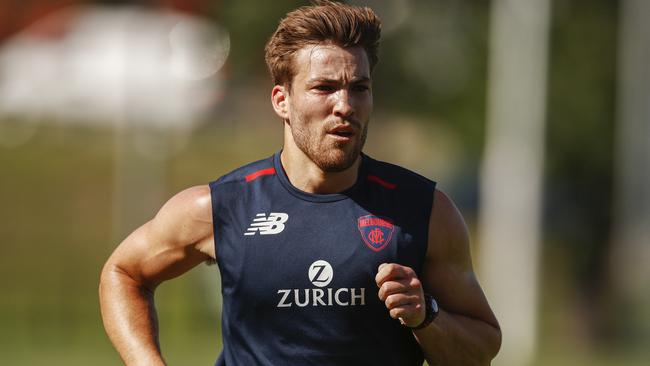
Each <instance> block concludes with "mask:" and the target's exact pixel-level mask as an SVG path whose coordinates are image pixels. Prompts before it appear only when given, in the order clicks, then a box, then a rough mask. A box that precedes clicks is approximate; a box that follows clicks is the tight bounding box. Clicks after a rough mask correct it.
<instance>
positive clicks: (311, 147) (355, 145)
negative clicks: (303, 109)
mask: <svg viewBox="0 0 650 366" xmlns="http://www.w3.org/2000/svg"><path fill="white" fill-rule="evenodd" d="M352 125H353V126H355V134H354V136H353V137H352V141H348V142H342V141H332V140H330V139H328V138H327V133H326V132H325V131H327V130H328V129H325V128H323V129H317V130H314V129H309V128H308V127H307V126H306V124H305V123H298V124H293V125H292V128H291V134H292V136H293V140H294V142H295V143H296V146H298V148H299V149H300V150H301V151H302V152H303V153H304V154H305V155H307V157H308V158H309V159H310V160H311V161H313V162H314V164H316V166H318V167H319V168H320V169H321V170H322V171H324V172H328V173H338V172H342V171H344V170H346V169H348V168H349V167H351V166H352V165H353V164H354V162H355V161H356V160H357V158H358V157H359V154H360V153H361V150H362V149H363V146H364V145H365V143H366V136H367V134H368V123H366V124H365V125H364V126H363V128H359V126H360V124H359V123H352Z"/></svg>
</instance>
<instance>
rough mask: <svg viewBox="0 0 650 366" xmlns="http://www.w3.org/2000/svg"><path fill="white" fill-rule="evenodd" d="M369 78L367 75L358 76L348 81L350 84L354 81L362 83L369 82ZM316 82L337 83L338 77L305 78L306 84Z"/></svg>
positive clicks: (354, 82)
mask: <svg viewBox="0 0 650 366" xmlns="http://www.w3.org/2000/svg"><path fill="white" fill-rule="evenodd" d="M370 81H371V80H370V78H369V77H367V76H362V77H359V78H354V79H352V80H351V81H350V83H351V84H356V83H364V82H370ZM318 82H325V83H339V79H330V78H326V77H316V78H313V79H309V80H307V83H308V84H313V83H318Z"/></svg>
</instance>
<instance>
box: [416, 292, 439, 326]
mask: <svg viewBox="0 0 650 366" xmlns="http://www.w3.org/2000/svg"><path fill="white" fill-rule="evenodd" d="M424 309H425V312H424V320H423V321H422V323H420V325H418V326H416V327H409V328H411V329H413V330H418V329H422V328H425V327H426V326H427V325H429V324H431V322H432V321H433V320H434V319H435V318H436V317H437V316H438V313H439V312H440V309H439V308H438V303H437V302H436V300H435V299H434V298H433V296H431V295H429V294H424Z"/></svg>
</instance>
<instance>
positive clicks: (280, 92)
mask: <svg viewBox="0 0 650 366" xmlns="http://www.w3.org/2000/svg"><path fill="white" fill-rule="evenodd" d="M271 104H273V110H275V113H276V114H277V115H278V116H279V117H280V118H282V120H288V119H289V93H288V90H287V88H286V87H285V86H283V85H276V86H274V87H273V90H271Z"/></svg>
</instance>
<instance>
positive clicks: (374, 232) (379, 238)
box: [357, 215, 394, 252]
mask: <svg viewBox="0 0 650 366" xmlns="http://www.w3.org/2000/svg"><path fill="white" fill-rule="evenodd" d="M357 225H358V227H359V232H360V233H361V238H362V239H363V241H364V243H366V245H367V246H368V248H370V249H372V250H374V251H375V252H378V251H380V250H382V249H384V248H385V247H386V246H387V245H388V243H390V240H391V239H392V238H393V229H394V226H393V223H392V222H390V220H389V219H384V218H381V217H378V216H375V215H366V216H361V217H359V219H358V220H357Z"/></svg>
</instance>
